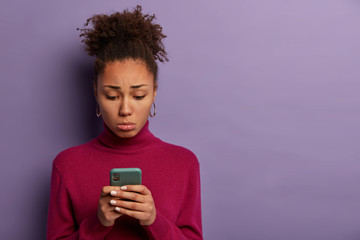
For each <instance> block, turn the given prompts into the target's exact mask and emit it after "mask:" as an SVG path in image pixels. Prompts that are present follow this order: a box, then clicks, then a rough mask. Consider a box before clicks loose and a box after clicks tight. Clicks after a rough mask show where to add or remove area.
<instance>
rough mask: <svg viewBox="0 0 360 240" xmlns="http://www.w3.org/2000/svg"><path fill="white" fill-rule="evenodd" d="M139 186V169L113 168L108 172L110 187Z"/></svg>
mask: <svg viewBox="0 0 360 240" xmlns="http://www.w3.org/2000/svg"><path fill="white" fill-rule="evenodd" d="M124 185H141V169H140V168H113V169H111V171H110V186H120V187H121V186H124Z"/></svg>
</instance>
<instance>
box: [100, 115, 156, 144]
mask: <svg viewBox="0 0 360 240" xmlns="http://www.w3.org/2000/svg"><path fill="white" fill-rule="evenodd" d="M98 140H99V141H100V142H101V143H102V144H104V145H105V146H107V147H110V148H113V149H118V150H139V149H141V148H143V147H145V146H147V145H149V144H150V143H152V142H154V141H156V140H158V138H156V137H155V136H154V135H153V134H152V133H151V132H150V131H149V121H147V122H146V123H145V125H144V127H143V128H142V129H141V130H140V131H139V132H138V133H137V134H136V135H135V136H134V137H131V138H121V137H118V136H117V135H116V134H115V133H113V132H112V131H111V130H110V129H109V128H108V126H106V124H105V123H104V131H103V132H102V133H101V134H100V135H99V136H98Z"/></svg>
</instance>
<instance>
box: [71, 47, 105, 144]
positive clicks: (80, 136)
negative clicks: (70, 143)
mask: <svg viewBox="0 0 360 240" xmlns="http://www.w3.org/2000/svg"><path fill="white" fill-rule="evenodd" d="M69 56H70V58H69ZM65 59H66V58H65ZM93 61H94V60H93V58H90V57H88V56H81V57H79V56H77V57H73V54H69V55H68V59H66V62H65V69H66V71H68V73H69V76H70V79H69V80H68V83H67V84H68V86H69V87H68V89H66V90H68V91H69V92H68V96H70V97H71V98H72V99H71V100H70V102H71V103H72V105H71V106H70V110H69V111H71V115H69V116H73V117H72V119H73V120H74V122H73V123H72V124H73V126H74V128H75V129H76V131H75V132H73V134H74V135H73V137H74V138H75V139H77V140H78V142H80V143H85V142H88V141H89V140H91V139H93V138H94V137H96V136H97V135H99V133H100V132H101V131H102V129H103V126H102V120H101V118H97V117H96V99H95V96H94V89H93V81H94V79H95V76H94V70H93V64H94V62H93Z"/></svg>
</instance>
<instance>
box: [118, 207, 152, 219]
mask: <svg viewBox="0 0 360 240" xmlns="http://www.w3.org/2000/svg"><path fill="white" fill-rule="evenodd" d="M115 211H117V212H119V213H122V214H125V215H128V216H130V217H133V218H136V219H138V220H144V219H148V218H149V217H150V216H151V213H150V212H140V211H134V210H130V209H126V208H119V207H116V208H115Z"/></svg>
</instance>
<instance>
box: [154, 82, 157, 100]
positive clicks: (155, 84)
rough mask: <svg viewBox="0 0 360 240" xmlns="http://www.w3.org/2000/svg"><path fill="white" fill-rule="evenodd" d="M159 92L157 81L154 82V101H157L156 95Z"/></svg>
mask: <svg viewBox="0 0 360 240" xmlns="http://www.w3.org/2000/svg"><path fill="white" fill-rule="evenodd" d="M156 93H157V82H155V83H154V96H153V102H155V97H156Z"/></svg>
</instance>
